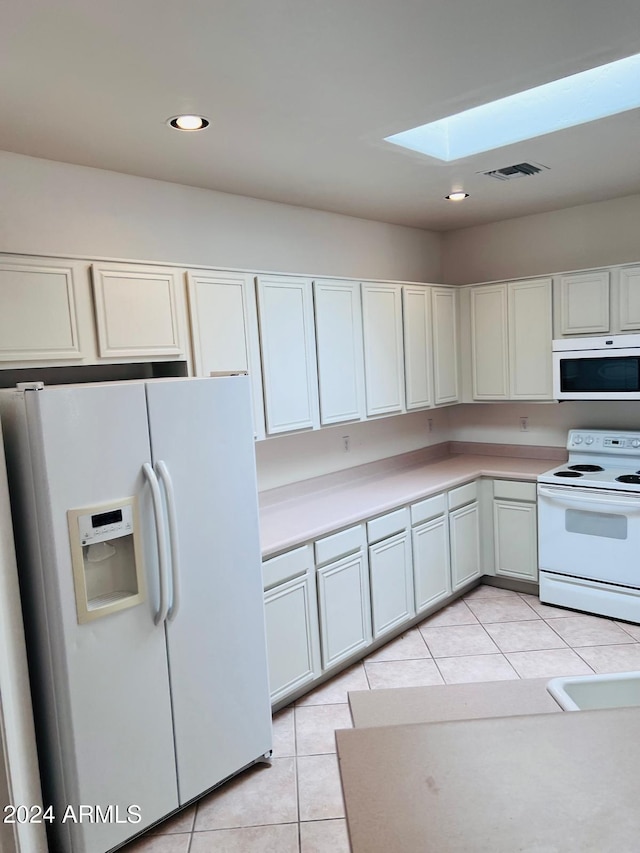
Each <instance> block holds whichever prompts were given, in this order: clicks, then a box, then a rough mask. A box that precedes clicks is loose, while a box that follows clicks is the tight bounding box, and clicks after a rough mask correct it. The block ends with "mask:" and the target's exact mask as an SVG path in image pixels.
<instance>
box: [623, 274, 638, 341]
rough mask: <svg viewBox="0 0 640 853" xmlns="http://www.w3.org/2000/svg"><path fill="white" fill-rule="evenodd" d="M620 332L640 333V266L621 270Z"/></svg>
mask: <svg viewBox="0 0 640 853" xmlns="http://www.w3.org/2000/svg"><path fill="white" fill-rule="evenodd" d="M618 289H619V307H618V311H619V316H618V330H619V331H621V332H637V331H640V266H636V267H626V268H623V269H621V270H620V279H619V284H618Z"/></svg>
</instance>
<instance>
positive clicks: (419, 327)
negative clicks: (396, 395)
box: [402, 285, 433, 410]
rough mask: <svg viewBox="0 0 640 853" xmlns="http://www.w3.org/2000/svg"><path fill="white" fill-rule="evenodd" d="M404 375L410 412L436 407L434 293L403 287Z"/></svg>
mask: <svg viewBox="0 0 640 853" xmlns="http://www.w3.org/2000/svg"><path fill="white" fill-rule="evenodd" d="M402 303H403V304H402V320H403V328H404V376H405V394H406V406H407V409H408V410H411V409H424V408H426V407H428V406H432V405H433V394H432V390H431V389H432V384H433V382H432V378H431V377H432V366H431V353H432V343H431V290H430V289H429V288H428V287H410V286H409V285H403V287H402Z"/></svg>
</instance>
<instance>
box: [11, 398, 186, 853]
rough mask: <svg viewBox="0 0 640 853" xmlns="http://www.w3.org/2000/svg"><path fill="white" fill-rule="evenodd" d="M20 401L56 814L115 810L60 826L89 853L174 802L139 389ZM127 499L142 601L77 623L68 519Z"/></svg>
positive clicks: (78, 850) (81, 852) (76, 851)
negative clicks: (87, 808)
mask: <svg viewBox="0 0 640 853" xmlns="http://www.w3.org/2000/svg"><path fill="white" fill-rule="evenodd" d="M25 400H26V407H27V414H28V424H29V436H30V442H31V448H32V470H33V484H34V494H35V508H36V511H37V527H38V532H39V543H40V552H41V554H42V559H41V566H40V574H41V579H40V584H41V585H42V589H43V595H42V597H41V599H40V601H39V603H38V602H36V607H39V611H38V610H36V611H35V618H32V619H31V624H30V626H29V627H30V629H31V631H32V632H36V633H38V634H39V635H40V636H39V647H40V666H41V668H42V672H41V682H42V683H44V684H46V685H47V686H46V689H45V691H44V695H45V697H46V713H45V714H44V715H43V716H44V722H45V723H46V725H47V727H48V729H49V747H48V753H49V760H47V761H46V762H45V764H46V765H53V766H55V764H56V763H57V762H60V763H61V765H62V773H58V782H57V784H56V789H57V802H56V804H55V805H56V814H57V815H58V816H61V815H63V814H64V809H65V807H66V805H72V806H74V808H76V810H77V807H78V805H80V804H85V805H86V804H92V805H100V807H101V808H102V809H103V810H104V809H107V808H108V806H113V807H116V806H117V807H118V813H119V817H120V819H121V820H122V821H123V822H116V820H115V819H113V818H114V817H115V815H114V814H113V813H112V815H111V817H112V820H110V821H107V822H104V823H103V822H98V823H90V822H87V821H84V822H82V823H80V822H75V821H73V820H72V819H71V820H68V821H67V823H66V824H65V825H64V826H62V827H60V832H61V833H62V834H61V835H59V839H60V841H59V849H61V850H62V849H72V850H73V853H95V851H104V850H108V849H110V848H111V847H114V846H115V845H117V844H120V843H122V842H123V841H124V840H126V839H127V838H128V837H130V836H131V835H133V834H135V833H136V832H139V831H141V830H142V829H144V828H145V826H148V825H149V824H150V823H153V822H154V821H156V820H158V819H160V818H161V817H162V816H164V815H165V814H167V813H168V812H170V811H172V810H174V809H175V808H177V805H178V798H177V789H176V781H175V757H174V752H173V737H172V723H171V705H170V695H169V676H168V667H167V655H166V642H165V634H164V629H163V627H162V625H159V626H156V625H154V614H155V612H156V610H157V608H158V569H157V553H156V552H157V549H156V545H155V535H154V530H153V514H152V510H151V506H150V494H149V487H148V485H147V484H146V481H145V480H144V478H143V475H142V464H143V463H144V462H145V461H150V459H151V454H150V447H149V433H148V420H147V409H146V398H145V385H144V383H131V384H113V385H95V386H66V387H61V386H59V387H53V388H45V389H44V390H41V391H27V392H25ZM127 495H138V496H139V503H140V518H141V525H142V539H143V543H144V544H143V553H144V561H145V564H146V573H147V595H146V597H145V600H144V601H143V602H142V603H141V604H139V605H137V606H135V607H131V608H129V609H126V610H121V611H120V612H116V613H111V614H109V615H108V616H105V617H104V618H101V619H96V620H95V621H94V622H90V623H87V624H84V625H79V624H78V618H77V613H76V602H75V594H74V584H73V572H72V566H71V555H70V548H69V530H68V527H67V510H68V509H72V508H74V507H82V506H92V505H96V504H102V503H107V502H110V501H113V500H117V499H120V498H122V497H124V496H127ZM33 521H34V520H33V519H28V524H30V525H31V526H32V527H34V529H35V525H34V524H33ZM45 625H48V643H50V657H48V653H47V648H48V646H47V637H46V635H45V630H46V629H45ZM41 720H42V718H41ZM50 790H51V789H50ZM131 805H138V806H140V810H141V816H142V820H141V821H140V822H139V823H137V824H135V823H127V822H126V818H127V809H128V807H129V806H131ZM76 813H77V812H76ZM64 833H68V834H69V836H70V840H71V844H70V845H69V838H67V840H64ZM63 845H64V846H63Z"/></svg>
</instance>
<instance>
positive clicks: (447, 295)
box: [431, 287, 460, 406]
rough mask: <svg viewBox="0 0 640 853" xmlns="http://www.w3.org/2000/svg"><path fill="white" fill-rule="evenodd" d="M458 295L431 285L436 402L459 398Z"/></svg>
mask: <svg viewBox="0 0 640 853" xmlns="http://www.w3.org/2000/svg"><path fill="white" fill-rule="evenodd" d="M457 298H458V297H457V294H456V290H455V288H452V287H432V288H431V308H432V329H433V387H434V396H433V402H434V404H435V405H436V406H440V405H444V404H446V403H457V402H458V400H459V399H460V390H459V379H458V308H457Z"/></svg>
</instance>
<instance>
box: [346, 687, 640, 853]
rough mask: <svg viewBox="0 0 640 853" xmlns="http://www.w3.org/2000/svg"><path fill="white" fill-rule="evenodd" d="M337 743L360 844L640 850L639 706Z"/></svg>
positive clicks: (422, 849) (384, 732)
mask: <svg viewBox="0 0 640 853" xmlns="http://www.w3.org/2000/svg"><path fill="white" fill-rule="evenodd" d="M474 686H475V685H474ZM336 740H337V747H338V758H339V763H340V773H341V778H342V786H343V792H344V798H345V805H346V814H347V822H348V826H349V836H350V841H351V849H352V851H353V853H388V851H389V850H393V851H397V853H442V851H447V853H469V851H474V853H483V851H486V853H514V851H517V850H522V851H530V852H531V853H533V851H536V853H543V851H544V853H632V851H635V850H637V849H638V839H639V838H640V809H639V808H638V802H639V801H640V774H638V766H639V765H640V708H622V709H615V710H607V711H578V712H564V713H543V714H534V715H529V716H511V717H492V718H489V719H471V720H457V721H453V722H433V723H417V724H415V725H393V726H380V727H374V728H358V729H350V730H344V731H337V732H336Z"/></svg>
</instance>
